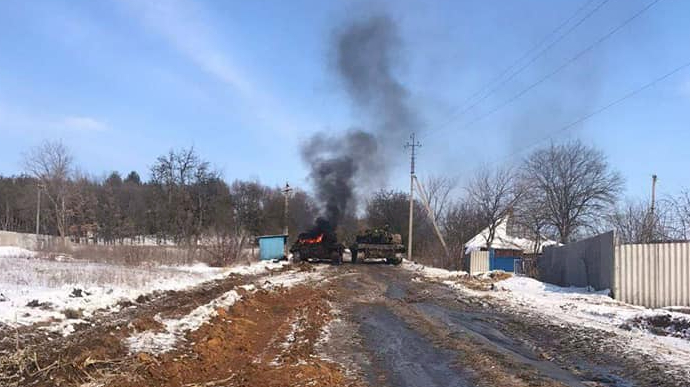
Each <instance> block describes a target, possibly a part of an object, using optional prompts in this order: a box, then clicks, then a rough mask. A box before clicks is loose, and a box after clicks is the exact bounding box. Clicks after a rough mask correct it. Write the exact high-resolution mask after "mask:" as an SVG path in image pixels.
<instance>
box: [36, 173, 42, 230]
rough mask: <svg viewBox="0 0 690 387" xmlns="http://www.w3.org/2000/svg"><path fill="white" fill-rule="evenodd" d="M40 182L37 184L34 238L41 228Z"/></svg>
mask: <svg viewBox="0 0 690 387" xmlns="http://www.w3.org/2000/svg"><path fill="white" fill-rule="evenodd" d="M40 227H41V184H40V183H39V184H38V200H37V201H36V240H37V241H38V234H39V233H40V231H41V229H40Z"/></svg>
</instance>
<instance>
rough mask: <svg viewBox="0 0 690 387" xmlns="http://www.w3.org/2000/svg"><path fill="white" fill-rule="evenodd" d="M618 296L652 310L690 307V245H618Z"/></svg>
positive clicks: (616, 282) (615, 286)
mask: <svg viewBox="0 0 690 387" xmlns="http://www.w3.org/2000/svg"><path fill="white" fill-rule="evenodd" d="M615 261H616V262H615V274H614V275H615V278H614V289H613V292H614V297H615V298H616V299H618V300H620V301H623V302H627V303H631V304H636V305H643V306H646V307H649V308H659V307H664V306H690V243H688V242H685V243H650V244H628V245H620V246H616V254H615Z"/></svg>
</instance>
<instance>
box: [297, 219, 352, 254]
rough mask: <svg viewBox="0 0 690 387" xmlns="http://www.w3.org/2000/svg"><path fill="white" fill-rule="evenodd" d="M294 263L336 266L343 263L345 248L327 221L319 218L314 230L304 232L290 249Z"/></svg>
mask: <svg viewBox="0 0 690 387" xmlns="http://www.w3.org/2000/svg"><path fill="white" fill-rule="evenodd" d="M290 252H291V253H292V257H293V258H292V260H293V262H301V261H309V260H314V261H328V262H331V263H332V264H334V265H340V264H341V263H343V253H344V252H345V246H344V245H343V244H342V243H338V238H337V236H336V234H335V232H334V231H333V229H332V228H331V226H330V224H329V223H328V221H327V220H325V219H322V218H319V219H317V220H316V225H315V226H314V228H313V229H312V230H310V231H308V232H303V233H301V234H299V236H298V237H297V241H296V242H295V243H293V244H292V247H290Z"/></svg>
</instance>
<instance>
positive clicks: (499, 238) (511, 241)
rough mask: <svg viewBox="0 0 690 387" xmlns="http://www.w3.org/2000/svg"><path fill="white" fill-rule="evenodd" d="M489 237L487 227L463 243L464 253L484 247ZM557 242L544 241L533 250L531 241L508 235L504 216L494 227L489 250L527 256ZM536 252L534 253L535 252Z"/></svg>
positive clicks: (533, 245)
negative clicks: (513, 251)
mask: <svg viewBox="0 0 690 387" xmlns="http://www.w3.org/2000/svg"><path fill="white" fill-rule="evenodd" d="M488 235H489V227H488V226H487V227H486V228H485V229H483V230H482V231H481V232H480V233H479V234H477V235H475V236H474V237H473V238H472V239H470V240H469V241H468V242H467V243H465V253H470V252H472V251H475V250H481V249H482V248H485V247H486V239H487V238H488ZM557 243H558V242H556V241H553V240H550V239H545V240H543V241H542V242H541V243H540V244H539V246H538V247H537V248H536V249H535V248H534V247H535V242H534V241H533V240H531V239H527V238H521V237H517V236H512V235H509V234H508V217H507V216H506V217H505V218H503V220H501V222H500V223H499V224H498V226H496V231H495V232H494V240H493V241H492V242H491V248H492V249H497V250H520V251H522V252H524V253H527V254H534V253H541V251H542V249H543V248H544V246H551V245H555V244H557ZM535 250H536V251H535Z"/></svg>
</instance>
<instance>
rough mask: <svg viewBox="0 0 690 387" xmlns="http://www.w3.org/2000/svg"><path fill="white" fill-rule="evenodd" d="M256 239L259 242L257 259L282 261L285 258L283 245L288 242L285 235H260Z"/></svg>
mask: <svg viewBox="0 0 690 387" xmlns="http://www.w3.org/2000/svg"><path fill="white" fill-rule="evenodd" d="M256 239H257V241H258V242H259V257H260V259H261V260H262V261H270V260H274V259H282V258H284V257H285V245H286V244H287V240H288V236H287V235H285V234H280V235H262V236H260V237H257V238H256Z"/></svg>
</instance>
